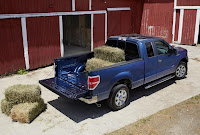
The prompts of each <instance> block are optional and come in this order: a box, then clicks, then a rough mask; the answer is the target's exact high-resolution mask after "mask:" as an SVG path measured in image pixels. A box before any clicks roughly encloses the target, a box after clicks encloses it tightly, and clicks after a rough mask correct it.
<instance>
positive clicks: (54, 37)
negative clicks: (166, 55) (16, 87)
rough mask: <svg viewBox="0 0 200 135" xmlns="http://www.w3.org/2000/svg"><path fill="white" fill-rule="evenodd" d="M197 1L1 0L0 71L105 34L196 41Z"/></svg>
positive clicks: (40, 62) (36, 62) (44, 60)
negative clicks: (136, 34)
mask: <svg viewBox="0 0 200 135" xmlns="http://www.w3.org/2000/svg"><path fill="white" fill-rule="evenodd" d="M199 5H200V1H199V0H190V1H187V0H178V1H176V0H175V2H174V0H42V1H41V0H28V1H27V0H20V1H11V0H1V1H0V41H1V43H0V46H1V49H0V74H5V73H9V72H13V71H17V70H19V69H21V68H25V69H35V68H38V67H41V66H45V65H48V64H51V63H53V59H54V58H57V57H62V56H70V55H73V54H76V53H81V52H85V51H92V50H93V49H94V48H95V47H97V46H100V45H103V44H104V43H105V41H106V39H107V37H109V36H112V35H119V34H125V33H126V34H128V33H141V34H145V35H151V36H157V37H160V38H163V39H165V40H166V41H168V42H177V43H183V44H197V43H198V42H199V41H198V35H199V16H200V12H199V10H200V6H199Z"/></svg>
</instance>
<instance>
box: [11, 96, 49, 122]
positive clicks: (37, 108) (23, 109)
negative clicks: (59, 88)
mask: <svg viewBox="0 0 200 135" xmlns="http://www.w3.org/2000/svg"><path fill="white" fill-rule="evenodd" d="M44 109H45V103H44V100H43V99H40V100H39V101H38V102H35V103H21V104H18V105H15V106H13V108H12V109H11V114H10V117H11V118H12V119H13V120H14V121H18V122H21V123H30V122H31V121H32V120H34V119H35V118H36V117H37V116H38V115H39V114H40V113H41V112H43V111H44Z"/></svg>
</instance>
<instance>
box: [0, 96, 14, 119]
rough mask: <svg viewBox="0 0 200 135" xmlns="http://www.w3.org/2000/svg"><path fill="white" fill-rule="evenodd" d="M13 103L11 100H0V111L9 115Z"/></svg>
mask: <svg viewBox="0 0 200 135" xmlns="http://www.w3.org/2000/svg"><path fill="white" fill-rule="evenodd" d="M14 105H16V104H15V103H13V102H9V101H6V99H3V100H1V112H2V113H4V114H6V115H8V116H9V115H10V111H11V109H12V108H13V106H14Z"/></svg>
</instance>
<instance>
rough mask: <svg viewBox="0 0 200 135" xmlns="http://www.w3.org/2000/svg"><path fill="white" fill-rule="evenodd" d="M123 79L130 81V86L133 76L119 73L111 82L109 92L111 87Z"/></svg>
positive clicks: (127, 73)
mask: <svg viewBox="0 0 200 135" xmlns="http://www.w3.org/2000/svg"><path fill="white" fill-rule="evenodd" d="M124 79H128V80H130V81H131V84H132V80H133V76H132V74H131V73H130V72H121V73H119V74H117V75H116V76H115V77H114V78H113V79H112V81H111V83H110V84H111V85H110V86H111V87H110V91H111V90H112V88H113V86H115V84H116V83H117V82H119V81H120V80H124Z"/></svg>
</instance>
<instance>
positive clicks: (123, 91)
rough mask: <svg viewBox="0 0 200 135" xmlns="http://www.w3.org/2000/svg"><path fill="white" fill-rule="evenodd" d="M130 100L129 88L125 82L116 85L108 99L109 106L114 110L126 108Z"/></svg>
mask: <svg viewBox="0 0 200 135" xmlns="http://www.w3.org/2000/svg"><path fill="white" fill-rule="evenodd" d="M128 101H129V89H128V87H127V86H126V85H124V84H119V85H117V86H115V87H114V88H113V89H112V91H111V93H110V96H109V98H108V100H107V102H108V106H109V107H110V108H111V109H112V110H120V109H122V108H124V107H125V106H126V105H127V104H128Z"/></svg>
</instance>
